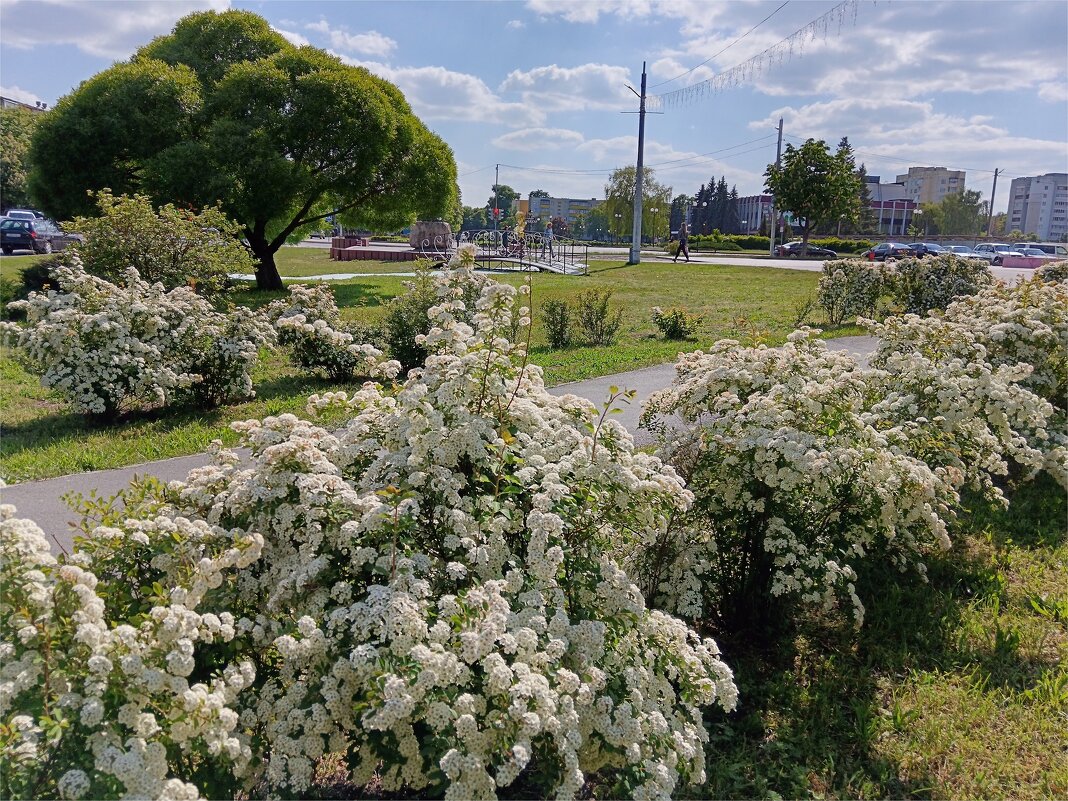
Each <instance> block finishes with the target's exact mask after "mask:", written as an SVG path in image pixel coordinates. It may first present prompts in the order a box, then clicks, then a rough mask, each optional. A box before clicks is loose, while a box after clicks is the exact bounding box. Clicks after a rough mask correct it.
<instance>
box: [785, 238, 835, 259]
mask: <svg viewBox="0 0 1068 801" xmlns="http://www.w3.org/2000/svg"><path fill="white" fill-rule="evenodd" d="M775 255H776V256H795V257H798V258H800V256H801V240H800V239H797V240H795V241H793V242H787V243H786V244H785V245H779V246H777V247H776V248H775ZM808 255H809V256H813V257H815V258H818V259H837V258H838V254H837V253H835V252H834V251H833V250H830V249H828V248H821V247H818V246H816V245H813V244H811V243H810V244H809V246H808Z"/></svg>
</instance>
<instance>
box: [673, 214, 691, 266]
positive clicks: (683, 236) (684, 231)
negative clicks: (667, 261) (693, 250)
mask: <svg viewBox="0 0 1068 801" xmlns="http://www.w3.org/2000/svg"><path fill="white" fill-rule="evenodd" d="M680 253H681V254H683V255H684V256H685V257H686V261H689V260H690V229H689V228H687V227H686V223H683V224H682V225H681V226H680V227H679V246H678V248H677V249H676V250H675V258H673V259H672V261H675V262H677V261H678V260H679V254H680Z"/></svg>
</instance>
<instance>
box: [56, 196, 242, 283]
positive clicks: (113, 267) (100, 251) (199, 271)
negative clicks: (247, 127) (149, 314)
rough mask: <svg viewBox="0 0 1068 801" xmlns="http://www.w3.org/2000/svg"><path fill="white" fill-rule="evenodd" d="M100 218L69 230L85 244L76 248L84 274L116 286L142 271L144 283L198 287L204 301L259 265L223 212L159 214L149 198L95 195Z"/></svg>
mask: <svg viewBox="0 0 1068 801" xmlns="http://www.w3.org/2000/svg"><path fill="white" fill-rule="evenodd" d="M95 198H96V202H97V206H98V207H99V208H100V216H99V217H77V218H75V219H74V220H72V221H71V222H69V223H66V224H64V226H63V228H64V229H66V230H71V231H76V232H78V233H80V234H82V235H83V236H84V237H85V241H84V242H81V243H78V244H76V245H74V246H73V250H74V251H75V252H76V253H77V254H78V256H79V257H80V258H81V260H82V264H83V266H84V269H85V271H86V272H87V273H89V274H90V275H96V276H99V277H100V278H103V279H105V280H107V281H110V282H112V283H121V282H122V281H123V280H125V276H126V274H127V273H126V271H127V270H128V269H130V268H131V267H132V268H133V269H135V270H137V274H138V275H139V276H140V279H141V280H143V281H147V282H148V283H150V284H153V283H156V282H157V281H158V282H159V283H161V284H163V286H164V288H165V289H175V288H176V287H180V286H190V287H193V288H194V289H195V290H196V291H197V292H199V293H200V294H203V295H212V294H215V293H218V292H221V291H223V290H224V289H225V288H226V287H227V285H228V282H229V274H230V273H250V272H252V270H253V259H252V255H251V254H250V253H249V251H248V249H247V248H246V247H245V246H244V245H243V244H242V243H241V241H240V240H239V237H240V236H241V230H242V229H241V226H240V225H239V224H238V223H236V222H234V221H232V220H230V219H229V218H228V217H227V216H226V215H225V214H223V212H222V210H221V209H220V208H218V207H208V208H206V209H203V210H201V211H200V212H194V211H188V210H186V209H179V208H177V207H176V206H173V205H171V204H167V205H165V206H160V208H159V210H158V211H157V210H156V209H154V208H153V207H152V201H151V199H150V198H148V197H146V196H145V195H134V196H133V197H130V196H127V195H120V196H115V195H113V194H111V191H110V190H108V189H104V190H101V191H100V192H97V193H96V195H95Z"/></svg>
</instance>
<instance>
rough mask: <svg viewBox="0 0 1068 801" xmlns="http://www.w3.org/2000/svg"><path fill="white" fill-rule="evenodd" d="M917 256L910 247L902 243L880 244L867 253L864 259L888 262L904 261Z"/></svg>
mask: <svg viewBox="0 0 1068 801" xmlns="http://www.w3.org/2000/svg"><path fill="white" fill-rule="evenodd" d="M915 255H916V254H915V253H913V252H912V248H910V247H909V246H908V245H902V244H901V243H900V242H880V243H879V244H878V245H876V246H875V247H873V248H872V249H871V250H869V251H868V252H867V253H865V254H864V258H866V259H868V260H869V261H886V260H887V259H904V258H908V257H909V256H915Z"/></svg>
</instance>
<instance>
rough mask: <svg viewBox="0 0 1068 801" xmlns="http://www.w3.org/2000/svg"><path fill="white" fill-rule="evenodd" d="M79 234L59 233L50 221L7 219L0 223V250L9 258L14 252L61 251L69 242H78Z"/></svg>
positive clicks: (80, 239) (79, 239)
mask: <svg viewBox="0 0 1068 801" xmlns="http://www.w3.org/2000/svg"><path fill="white" fill-rule="evenodd" d="M80 241H82V237H81V235H80V234H68V233H64V232H63V231H61V230H60V229H59V228H58V227H57V226H56V224H55V223H53V222H52V221H51V220H40V219H34V220H26V219H21V218H12V217H10V216H9V217H8V218H7V219H6V220H4V221H3V222H0V250H3V252H4V255H5V256H10V255H11V254H12V253H14V252H15V251H16V250H30V251H33V252H34V253H51V252H52V251H56V250H63V248H65V247H66V246H67V245H69V244H70V243H71V242H80Z"/></svg>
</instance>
